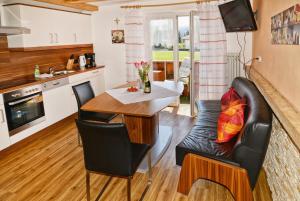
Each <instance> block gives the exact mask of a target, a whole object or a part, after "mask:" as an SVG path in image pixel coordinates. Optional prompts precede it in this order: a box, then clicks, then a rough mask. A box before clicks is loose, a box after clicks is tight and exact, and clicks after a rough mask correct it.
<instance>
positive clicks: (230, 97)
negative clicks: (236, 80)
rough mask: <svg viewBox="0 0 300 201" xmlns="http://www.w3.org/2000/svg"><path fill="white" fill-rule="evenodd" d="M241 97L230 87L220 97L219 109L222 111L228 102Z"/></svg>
mask: <svg viewBox="0 0 300 201" xmlns="http://www.w3.org/2000/svg"><path fill="white" fill-rule="evenodd" d="M240 99H241V97H240V96H239V94H238V93H237V92H236V90H235V89H234V88H233V87H231V88H230V89H229V90H228V91H227V92H226V93H225V94H224V95H223V96H222V98H221V110H222V111H224V110H225V109H227V108H228V106H229V104H230V103H231V102H233V101H236V100H240Z"/></svg>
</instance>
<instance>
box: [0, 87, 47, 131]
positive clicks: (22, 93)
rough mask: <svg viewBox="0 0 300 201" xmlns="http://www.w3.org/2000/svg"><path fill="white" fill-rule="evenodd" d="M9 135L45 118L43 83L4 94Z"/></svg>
mask: <svg viewBox="0 0 300 201" xmlns="http://www.w3.org/2000/svg"><path fill="white" fill-rule="evenodd" d="M3 98H4V104H5V112H6V118H7V123H8V129H9V135H10V136H12V135H14V134H16V133H18V132H20V131H22V130H24V129H27V128H29V127H31V126H34V125H36V124H38V123H40V122H42V121H44V120H45V111H44V104H43V95H42V87H41V85H34V86H30V87H26V88H23V89H20V90H16V91H12V92H9V93H6V94H3Z"/></svg>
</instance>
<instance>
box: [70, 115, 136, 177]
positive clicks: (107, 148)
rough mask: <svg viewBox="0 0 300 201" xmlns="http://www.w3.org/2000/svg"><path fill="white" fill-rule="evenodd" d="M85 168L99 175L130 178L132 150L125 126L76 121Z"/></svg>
mask: <svg viewBox="0 0 300 201" xmlns="http://www.w3.org/2000/svg"><path fill="white" fill-rule="evenodd" d="M76 124H77V128H78V131H79V133H80V136H81V139H82V146H83V153H84V163H85V168H86V169H87V170H90V171H95V172H99V173H104V174H109V175H116V176H131V174H132V169H131V167H132V165H131V164H132V161H131V160H132V150H131V143H130V139H129V136H128V132H127V128H126V125H125V124H123V123H113V124H104V123H95V122H87V121H82V120H76Z"/></svg>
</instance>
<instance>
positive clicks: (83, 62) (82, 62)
mask: <svg viewBox="0 0 300 201" xmlns="http://www.w3.org/2000/svg"><path fill="white" fill-rule="evenodd" d="M85 65H86V59H85V56H83V55H81V56H79V66H80V69H84V68H85Z"/></svg>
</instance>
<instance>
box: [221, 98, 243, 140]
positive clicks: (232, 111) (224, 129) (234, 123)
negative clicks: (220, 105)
mask: <svg viewBox="0 0 300 201" xmlns="http://www.w3.org/2000/svg"><path fill="white" fill-rule="evenodd" d="M245 106H246V99H244V98H243V99H238V100H235V101H232V102H231V103H229V104H228V105H227V106H226V107H227V109H225V110H223V111H222V112H221V113H220V115H219V118H218V138H217V142H218V143H224V142H229V141H230V140H231V139H232V138H234V137H235V136H236V135H237V134H239V132H240V131H241V130H242V128H243V126H244V108H245ZM224 108H225V107H224Z"/></svg>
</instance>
